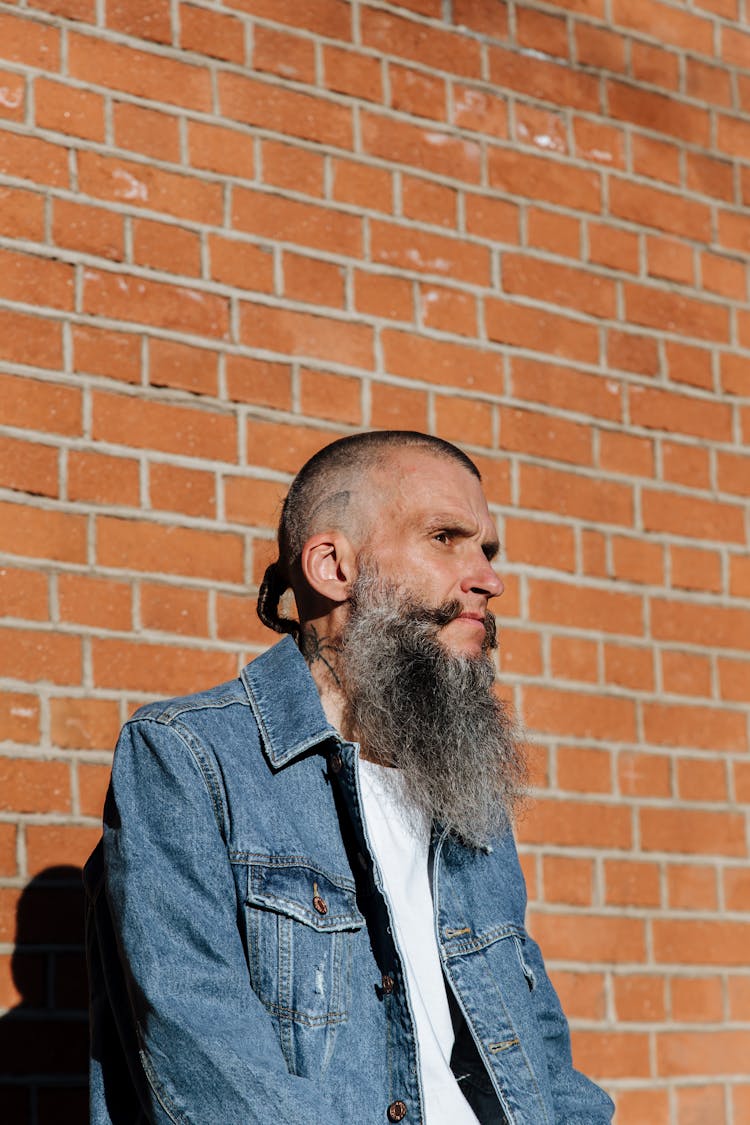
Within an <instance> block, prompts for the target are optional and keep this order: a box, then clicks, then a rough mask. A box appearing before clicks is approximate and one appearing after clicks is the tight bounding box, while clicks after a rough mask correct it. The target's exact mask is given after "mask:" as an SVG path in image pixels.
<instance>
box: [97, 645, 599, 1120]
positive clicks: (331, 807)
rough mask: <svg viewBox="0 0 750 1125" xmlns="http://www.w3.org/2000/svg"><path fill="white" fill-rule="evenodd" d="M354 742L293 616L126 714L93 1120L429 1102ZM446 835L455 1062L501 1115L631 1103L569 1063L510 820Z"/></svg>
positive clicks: (102, 933)
mask: <svg viewBox="0 0 750 1125" xmlns="http://www.w3.org/2000/svg"><path fill="white" fill-rule="evenodd" d="M357 755H358V747H357V746H356V745H353V744H351V743H347V742H345V741H343V740H342V738H341V736H340V735H339V734H338V733H337V732H336V731H335V730H334V729H333V728H332V727H331V726H330V725H329V724H328V722H327V720H326V717H325V715H324V712H323V709H322V707H321V703H320V699H319V696H318V693H317V690H316V688H315V684H314V682H313V680H312V678H311V676H310V674H309V671H308V669H307V666H306V664H305V662H304V660H303V658H302V656H301V655H300V653H299V651H298V650H297V648H296V646H295V645H294V643H293V641H292V640H291V639H290V638H288V637H287V638H284V639H283V640H282V641H280V643H279V644H277V645H276V646H275V647H274V648H273V649H271V650H270V651H268V652H267V653H265V654H264V655H263V656H261V657H259V658H258V659H257V660H255V661H254V662H253V663H252V664H250V665H248V667H247V668H245V669H244V671H243V672H242V674H241V676H240V678H239V679H238V680H236V681H233V682H230V683H227V684H223V685H221V686H220V687H217V688H214V689H212V690H211V691H207V692H203V693H201V694H198V695H193V696H188V697H187V698H185V699H179V700H172V701H168V702H165V703H156V704H152V705H150V706H147V707H144V708H142V709H141V710H140V711H139V712H138V713H137V715H135V716H134V718H133V719H132V720H131V721H130V722H129V723H128V724H127V725H126V726H125V728H124V729H123V731H122V734H121V736H120V740H119V743H118V747H117V751H116V754H115V760H114V766H113V771H112V783H111V786H110V790H109V794H108V797H107V802H106V808H105V815H104V834H103V839H102V842H101V843H100V844H99V846H98V847H97V849H96V851H95V852H94V854H93V855H92V857H91V859H90V860H89V862H88V864H87V867H86V872H85V881H86V887H87V892H88V897H89V910H88V919H87V921H88V935H87V937H88V950H89V962H90V976H91V993H92V995H91V1007H92V1062H91V1121H92V1123H93V1125H139V1123H143V1122H154V1123H158V1125H166V1123H167V1122H173V1123H174V1122H177V1123H179V1125H252V1123H254V1122H261V1121H262V1122H266V1121H267V1120H268V1119H269V1117H270V1119H272V1120H273V1121H274V1122H275V1123H278V1125H317V1123H319V1125H336V1123H340V1125H343V1123H345V1122H346V1123H347V1125H370V1123H372V1125H376V1123H378V1125H380V1123H385V1122H387V1121H388V1120H389V1117H388V1108H389V1106H392V1104H393V1103H394V1102H403V1103H404V1106H405V1108H406V1116H405V1118H404V1120H405V1122H406V1123H407V1125H409V1123H410V1122H413V1123H415V1125H416V1123H418V1122H422V1121H423V1115H422V1108H421V1107H422V1091H421V1088H420V1077H419V1071H418V1065H417V1053H416V1044H415V1037H414V1026H413V1020H412V1016H411V1006H410V1001H409V996H408V992H407V988H406V982H405V979H404V973H403V969H402V966H401V963H400V960H399V955H398V951H397V949H396V947H395V945H394V942H393V938H392V936H391V925H390V918H389V914H388V907H387V905H386V903H385V900H384V898H383V895H382V893H381V883H380V876H379V873H378V871H377V870H376V869H374V867H373V862H372V859H371V856H370V850H369V848H368V842H367V835H366V832H365V830H364V828H363V824H362V817H361V803H360V794H359V785H358V776H357ZM432 855H433V895H434V907H435V926H436V933H437V937H438V941H439V945H440V950H441V955H442V958H443V965H444V968H445V973H446V978H447V980H448V982H449V989H448V992H449V997H450V999H451V1003H452V1006H453V1009H454V1011H455V1012H456V1013H459V1012H460V1013H462V1014H463V1016H464V1017H465V1020H466V1023H465V1024H464V1022H463V1021H461V1020H458V1023H457V1026H458V1034H457V1041H456V1049H455V1051H454V1057H453V1060H452V1066H453V1068H454V1071H455V1073H456V1074H457V1075H458V1076H459V1077H460V1080H461V1081H462V1084H463V1085H462V1088H463V1089H464V1091H465V1092H466V1095H467V1098H469V1100H470V1102H471V1104H472V1105H473V1106H474V1107H475V1112H477V1114H478V1115H479V1117H480V1120H481V1121H482V1122H484V1123H486V1125H490V1123H492V1125H494V1123H501V1122H503V1121H507V1122H508V1123H510V1125H552V1123H555V1125H562V1123H563V1122H564V1123H565V1125H599V1123H604V1122H608V1121H610V1120H611V1117H612V1103H611V1101H610V1099H609V1098H608V1097H607V1096H606V1094H604V1093H603V1092H602V1091H601V1090H600V1089H599V1088H598V1087H597V1086H595V1085H594V1084H593V1083H591V1082H589V1081H588V1079H586V1078H584V1077H583V1076H582V1075H581V1074H579V1073H577V1072H576V1071H575V1070H573V1068H572V1065H571V1058H570V1047H569V1035H568V1027H567V1023H566V1021H565V1017H564V1016H563V1013H562V1011H561V1009H560V1005H559V1002H558V1000H557V997H556V995H555V993H554V991H553V989H552V986H551V985H550V982H549V980H548V978H547V974H546V972H545V969H544V964H543V962H542V958H541V955H540V953H539V950H538V948H537V946H536V945H535V944H534V942H533V941H532V940H531V939H530V938H529V937H528V935H527V934H526V931H525V929H524V910H525V905H526V892H525V887H524V882H523V877H522V875H521V870H520V867H519V864H518V857H517V855H516V849H515V845H514V843H513V840H512V838H511V836H510V834H508V835H506V836H505V838H503V839H502V840H499V841H498V842H497V843H496V845H495V847H494V849H493V850H492V851H490V852H486V853H485V852H474V851H472V850H469V849H468V848H465V847H463V846H462V845H461V844H459V843H458V842H457V841H456V840H455V839H453V838H451V837H450V836H447V835H446V834H444V833H441V832H436V833H435V836H434V840H433V853H432ZM402 1108H403V1107H398V1109H397V1110H396V1111H393V1110H392V1113H393V1112H395V1113H398V1112H399V1111H400V1110H401V1109H402ZM394 1119H397V1117H396V1118H394Z"/></svg>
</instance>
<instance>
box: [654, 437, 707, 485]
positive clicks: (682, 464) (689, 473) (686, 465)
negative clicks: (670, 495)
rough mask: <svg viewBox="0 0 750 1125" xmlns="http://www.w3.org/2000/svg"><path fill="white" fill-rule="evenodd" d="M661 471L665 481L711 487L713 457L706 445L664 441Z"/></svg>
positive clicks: (662, 444)
mask: <svg viewBox="0 0 750 1125" xmlns="http://www.w3.org/2000/svg"><path fill="white" fill-rule="evenodd" d="M661 473H662V477H663V478H664V480H665V481H671V482H673V483H675V484H684V485H687V487H688V488H703V489H710V488H711V457H710V453H709V450H708V449H707V448H706V447H705V446H704V445H688V444H687V443H686V442H676V441H675V442H673V441H662V443H661Z"/></svg>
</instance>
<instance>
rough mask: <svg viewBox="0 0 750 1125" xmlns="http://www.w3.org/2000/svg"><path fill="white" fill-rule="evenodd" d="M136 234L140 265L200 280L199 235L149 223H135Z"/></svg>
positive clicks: (136, 257)
mask: <svg viewBox="0 0 750 1125" xmlns="http://www.w3.org/2000/svg"><path fill="white" fill-rule="evenodd" d="M132 231H133V262H134V263H135V264H136V265H138V266H148V267H150V268H151V269H157V270H162V271H164V272H165V273H174V274H181V275H183V276H187V277H199V276H200V273H201V240H200V235H199V234H198V233H197V232H196V231H191V230H185V229H184V228H183V227H178V226H176V225H175V224H174V223H156V222H153V221H151V220H148V219H135V220H134V221H133V224H132Z"/></svg>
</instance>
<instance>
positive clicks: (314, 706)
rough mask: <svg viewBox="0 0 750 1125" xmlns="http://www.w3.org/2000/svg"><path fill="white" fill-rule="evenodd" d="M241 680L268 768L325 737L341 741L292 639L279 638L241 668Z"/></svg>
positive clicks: (292, 756)
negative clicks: (250, 662) (268, 763)
mask: <svg viewBox="0 0 750 1125" xmlns="http://www.w3.org/2000/svg"><path fill="white" fill-rule="evenodd" d="M240 679H241V680H242V683H243V684H244V686H245V690H246V692H247V695H248V699H249V700H250V706H251V707H252V709H253V714H254V715H255V718H256V720H257V722H258V727H259V729H260V734H261V739H262V742H263V748H264V750H265V752H266V756H267V757H268V760H269V761H270V763H271V765H273V766H275V767H277V768H280V767H281V766H285V765H287V763H288V762H291V761H293V760H294V759H295V758H298V757H299V756H300V754H302V753H304V751H305V750H309V749H310V748H311V747H312V746H316V745H318V744H319V743H321V742H325V741H326V740H328V739H335V740H336V742H341V741H342V739H341V735H340V734H339V733H338V731H337V730H336V729H335V728H334V727H332V726H331V724H330V723H329V722H328V719H327V718H326V716H325V712H324V710H323V705H322V703H321V702H320V696H319V695H318V689H317V687H316V686H315V681H314V680H313V678H312V676H311V675H310V670H309V668H308V667H307V664H306V662H305V658H304V657H303V655H302V653H301V652H300V651H299V649H298V648H297V646H296V644H295V643H294V641H293V640H292V638H291V637H289V636H286V637H283V638H282V639H281V640H280V641H279V643H278V644H276V645H274V646H273V648H270V649H268V650H267V651H266V652H264V653H263V654H262V655H261V656H259V657H258V658H257V659H256V660H253V662H252V664H248V665H246V667H244V668H243V669H242V672H241V673H240Z"/></svg>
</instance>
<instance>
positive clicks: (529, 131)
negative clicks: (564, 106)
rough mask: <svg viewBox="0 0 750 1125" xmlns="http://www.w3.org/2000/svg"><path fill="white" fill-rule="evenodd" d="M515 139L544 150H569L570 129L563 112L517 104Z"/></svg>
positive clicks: (565, 151)
mask: <svg viewBox="0 0 750 1125" xmlns="http://www.w3.org/2000/svg"><path fill="white" fill-rule="evenodd" d="M514 135H515V139H516V141H517V142H518V143H519V144H523V145H530V146H533V147H534V148H538V149H542V150H543V151H544V152H559V153H564V154H567V152H568V130H567V124H566V121H565V118H564V117H563V116H562V114H560V113H557V112H554V111H552V110H547V109H539V108H538V107H537V106H531V105H522V104H520V103H519V104H517V105H516V112H515V132H514Z"/></svg>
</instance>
